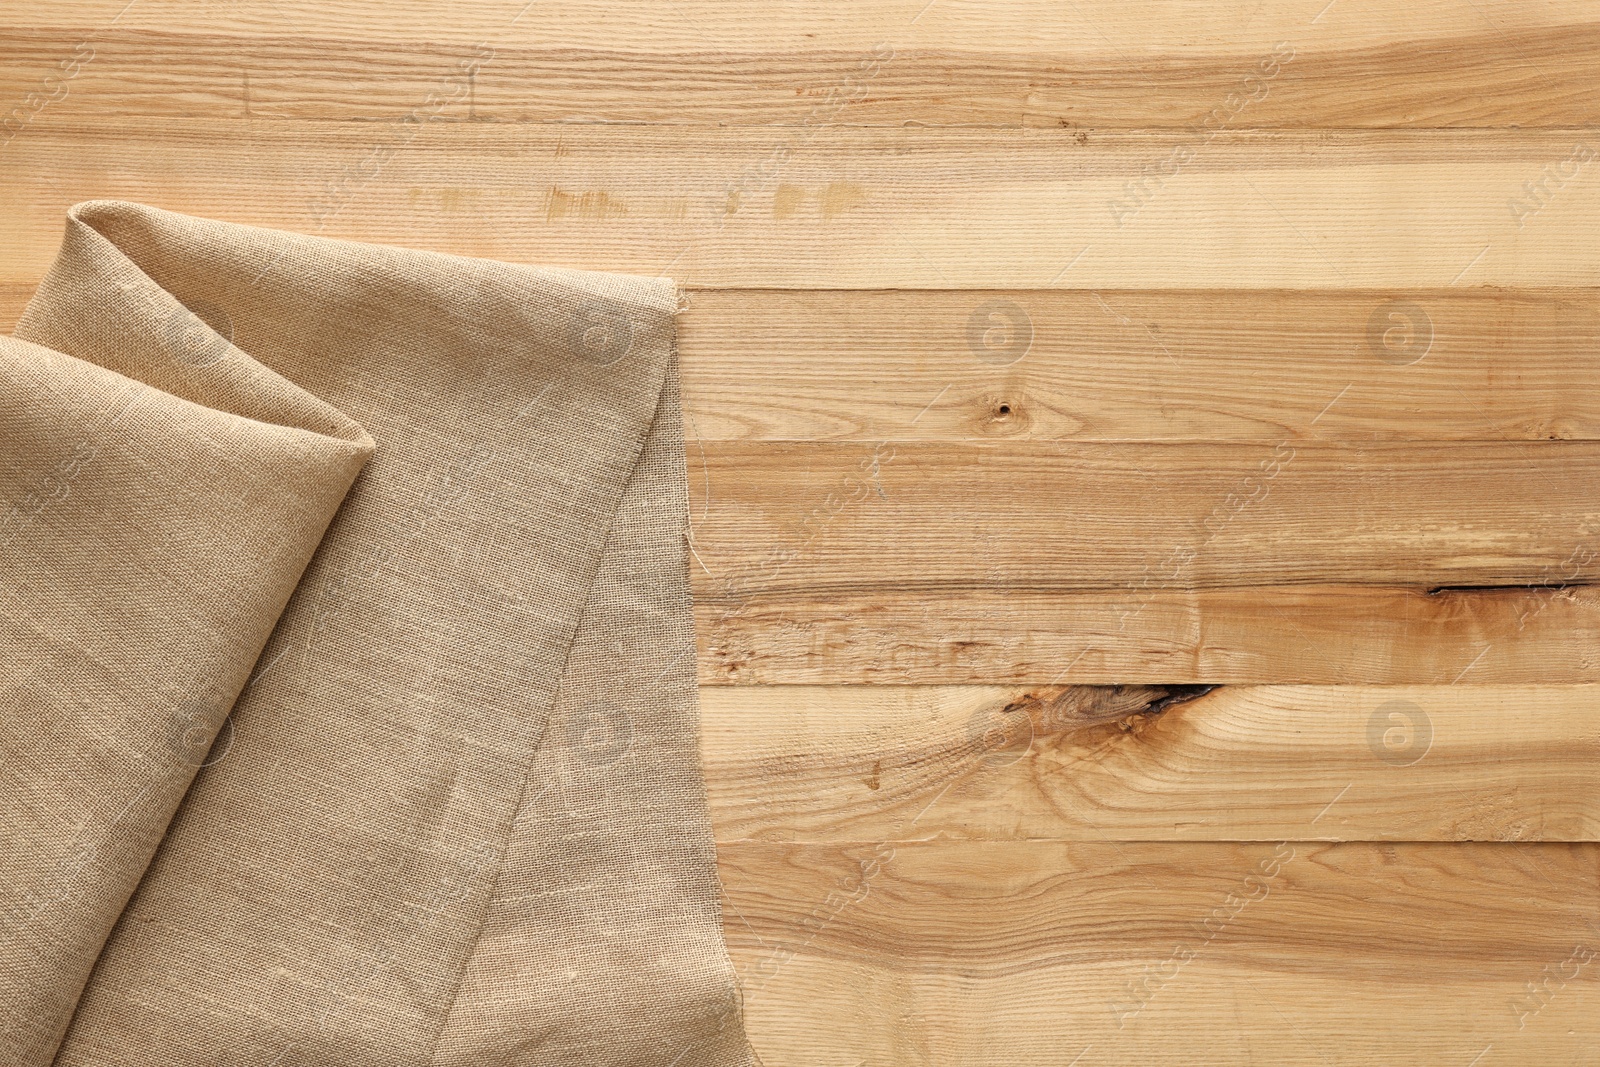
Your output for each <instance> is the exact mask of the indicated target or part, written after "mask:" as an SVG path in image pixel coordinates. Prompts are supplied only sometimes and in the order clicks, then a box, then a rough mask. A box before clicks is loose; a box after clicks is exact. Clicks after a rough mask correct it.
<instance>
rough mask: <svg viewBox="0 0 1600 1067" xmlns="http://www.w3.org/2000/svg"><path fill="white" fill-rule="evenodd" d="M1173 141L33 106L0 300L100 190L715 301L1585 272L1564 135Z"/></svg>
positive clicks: (1570, 136)
mask: <svg viewBox="0 0 1600 1067" xmlns="http://www.w3.org/2000/svg"><path fill="white" fill-rule="evenodd" d="M69 100H70V98H69ZM66 102H67V101H63V104H65V103H66ZM1187 144H1188V142H1186V141H1185V140H1184V135H1182V134H1180V133H1153V132H1146V133H1097V134H1096V135H1095V136H1092V137H1089V138H1087V139H1085V140H1083V141H1080V140H1079V138H1078V137H1077V136H1075V135H1074V134H1073V133H1072V132H1070V131H1064V130H1056V131H1049V130H1012V131H996V130H968V129H917V128H908V129H899V128H895V129H883V128H833V127H830V128H825V129H824V128H817V129H810V130H806V131H804V132H803V133H796V132H795V131H793V130H788V131H786V130H784V129H783V128H780V127H771V128H758V129H752V128H738V129H736V128H728V129H713V128H700V127H653V126H631V127H630V126H609V125H606V126H601V125H586V126H570V125H569V126H549V125H526V124H510V123H491V122H467V121H462V122H450V121H445V120H443V119H440V120H438V121H428V122H417V123H358V122H324V123H315V122H305V121H267V120H256V121H247V120H243V119H240V120H204V119H165V118H163V119H148V118H130V119H123V120H109V119H94V118H90V117H85V116H70V115H68V114H67V113H65V109H64V107H63V108H62V109H52V108H46V109H45V110H43V111H41V112H40V113H38V114H37V115H36V116H35V117H34V118H33V119H32V121H31V122H29V123H28V124H27V125H26V126H25V127H24V128H23V129H22V130H21V131H20V133H18V135H17V136H15V137H14V138H13V139H12V140H11V141H10V142H9V143H8V144H6V145H5V146H4V148H3V149H0V179H3V180H5V181H6V182H7V183H8V187H9V188H10V189H11V190H12V196H13V198H14V202H15V203H17V204H18V205H21V206H20V207H18V208H17V209H16V210H15V211H13V212H12V213H10V214H9V215H8V218H7V220H6V225H5V229H4V230H3V231H0V252H3V253H4V260H3V262H0V286H3V285H16V284H21V283H24V282H26V281H29V280H32V279H36V278H37V277H38V275H39V274H40V273H41V272H42V271H43V270H44V269H45V268H46V267H47V266H48V264H49V261H50V258H51V256H52V255H53V254H54V250H55V246H56V244H57V242H58V241H59V237H60V233H61V225H62V223H61V218H62V212H63V210H64V208H65V207H66V206H67V205H68V204H70V203H72V202H74V201H77V200H82V199H86V198H90V197H95V196H106V197H123V198H129V199H136V200H151V201H155V202H157V203H159V204H160V205H162V206H164V207H168V208H171V209H174V210H179V211H186V212H189V213H192V214H199V215H207V216H211V217H217V218H226V219H231V220H234V221H239V222H247V223H257V224H261V225H268V226H277V227H280V228H284V229H291V230H299V231H302V232H314V233H322V234H325V235H328V236H337V237H348V238H353V239H357V240H368V241H377V242H380V243H381V242H389V243H404V244H409V245H413V246H421V247H428V248H436V249H439V250H443V251H451V252H459V253H465V254H471V255H481V256H487V257H492V258H499V259H507V260H513V261H523V262H538V263H546V264H552V265H564V266H572V267H586V268H592V269H602V270H616V271H626V272H632V273H644V274H652V275H653V274H658V273H664V274H670V275H672V276H674V277H675V278H676V279H677V280H678V281H679V282H682V283H685V284H688V285H692V286H702V287H714V288H728V287H740V288H751V287H756V288H851V289H859V288H866V289H884V288H924V289H926V288H933V289H964V288H976V289H986V290H990V289H1033V288H1040V287H1054V286H1070V287H1073V288H1088V289H1094V288H1102V287H1105V288H1129V289H1152V288H1212V287H1215V286H1217V285H1218V284H1219V282H1226V283H1227V284H1228V285H1229V286H1230V287H1234V288H1267V289H1286V288H1287V289H1314V288H1331V289H1362V290H1372V289H1385V290H1387V289H1395V290H1404V291H1409V290H1412V289H1418V288H1423V289H1426V288H1437V287H1443V286H1450V285H1452V284H1464V285H1469V286H1482V285H1497V286H1519V287H1537V286H1568V285H1572V286H1591V285H1593V283H1594V279H1595V278H1596V277H1600V245H1597V244H1596V243H1595V242H1593V241H1591V240H1588V235H1589V234H1590V233H1593V232H1594V231H1595V229H1596V228H1600V184H1597V183H1596V182H1595V181H1593V179H1592V175H1593V174H1594V173H1595V170H1594V168H1593V167H1592V166H1591V165H1590V163H1591V162H1592V159H1591V158H1590V157H1591V155H1593V154H1594V152H1593V151H1592V146H1589V147H1586V146H1585V145H1584V143H1583V142H1582V138H1581V135H1575V134H1574V133H1572V132H1570V131H1536V130H1522V131H1494V130H1489V131H1433V132H1404V133H1396V132H1346V133H1329V132H1324V131H1313V132H1304V133H1299V132H1272V133H1226V134H1222V135H1219V136H1217V137H1215V138H1214V139H1212V140H1211V141H1209V142H1207V143H1206V144H1205V145H1204V146H1203V147H1202V148H1200V149H1198V150H1195V149H1193V146H1189V148H1190V149H1191V153H1190V156H1189V157H1188V162H1185V163H1173V165H1172V167H1167V168H1166V170H1170V171H1171V173H1166V170H1163V163H1162V161H1163V160H1177V159H1178V158H1179V157H1181V156H1183V155H1184V149H1185V146H1186V145H1187ZM1174 153H1177V155H1174ZM996 159H1004V160H1005V166H1004V167H998V166H996V165H995V160H996ZM1152 165H1154V166H1156V169H1157V172H1159V173H1158V174H1157V176H1156V177H1152V172H1151V171H1150V170H1149V169H1148V168H1149V167H1150V166H1152ZM1157 178H1159V180H1157ZM1535 186H1537V188H1534V187H1535ZM1530 189H1531V190H1532V191H1530ZM1519 205H1520V206H1519ZM1393 295H1394V297H1395V298H1396V299H1404V298H1405V292H1396V293H1394V294H1393Z"/></svg>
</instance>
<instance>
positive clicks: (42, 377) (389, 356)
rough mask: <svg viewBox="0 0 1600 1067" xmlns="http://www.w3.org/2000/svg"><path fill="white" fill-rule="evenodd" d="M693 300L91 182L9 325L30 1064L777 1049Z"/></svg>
mask: <svg viewBox="0 0 1600 1067" xmlns="http://www.w3.org/2000/svg"><path fill="white" fill-rule="evenodd" d="M676 309H677V293H676V290H675V289H674V287H673V286H672V285H671V283H669V282H665V281H659V280H650V279H641V278H630V277H624V276H620V275H608V274H596V273H591V272H579V271H564V270H550V269H537V268H531V267H525V266H516V265H511V264H505V263H497V262H492V261H487V260H475V259H465V258H459V257H453V256H445V255H439V254H434V253H428V252H419V251H411V250H404V249H394V248H386V247H380V246H374V245H363V244H355V243H350V242H342V241H332V240H326V239H321V238H313V237H305V236H298V235H294V234H288V233H281V232H277V231H272V230H263V229H256V228H251V227H245V226H237V225H231V224H227V223H220V222H213V221H207V220H202V219H195V218H190V217H186V216H182V215H177V214H173V213H170V212H165V211H159V210H155V209H152V208H148V207H142V206H138V205H134V204H127V203H119V202H109V201H96V202H90V203H87V204H81V205H79V206H77V207H76V208H74V209H72V211H71V212H70V213H69V215H68V219H67V230H66V236H65V240H64V243H63V245H62V249H61V252H60V255H59V257H58V258H57V260H56V262H55V264H54V266H53V267H52V268H51V270H50V271H49V273H48V275H47V276H46V277H45V279H44V281H43V282H42V284H41V286H40V288H39V291H38V293H37V294H36V295H35V297H34V298H33V300H32V302H31V303H30V304H29V306H28V308H27V311H26V313H25V314H24V316H23V318H22V320H21V322H20V323H19V324H18V326H17V328H16V331H15V335H14V336H13V337H12V338H10V339H5V338H0V665H3V666H0V763H3V767H4V770H3V787H4V788H3V796H0V800H3V807H0V1063H7V1064H21V1065H29V1067H33V1065H40V1064H49V1063H59V1064H62V1065H67V1067H106V1065H113V1064H115V1065H124V1067H127V1065H134V1067H143V1065H161V1067H176V1065H189V1064H196V1065H198V1064H207V1065H230V1067H232V1065H248V1064H263V1065H265V1064H270V1065H275V1067H291V1065H300V1064H303V1065H330V1067H331V1065H336V1064H337V1065H346V1067H348V1065H368V1064H385V1065H388V1064H393V1065H396V1067H400V1065H408V1067H409V1065H419V1064H430V1065H431V1064H452V1065H454V1064H460V1065H467V1064H472V1065H495V1064H567V1063H571V1064H594V1065H621V1064H629V1065H647V1064H648V1065H660V1067H692V1065H713V1067H732V1065H744V1064H748V1063H750V1061H751V1057H750V1054H749V1051H748V1045H747V1043H746V1041H745V1039H744V1030H743V1024H742V1020H741V1017H740V1013H739V1002H738V998H737V992H736V984H735V981H734V975H733V971H732V968H731V966H730V964H729V961H728V957H727V953H726V950H725V948H724V945H723V941H722V933H721V917H720V910H719V903H718V885H717V880H716V869H715V853H714V849H713V845H712V841H711V834H710V828H709V823H708V820H707V815H706V805H705V790H704V785H703V783H702V781H701V778H700V769H699V763H698V753H697V741H698V737H697V731H698V716H697V707H696V691H695V654H694V631H693V623H692V618H691V615H690V601H689V591H688V581H687V571H686V567H685V551H686V550H685V522H686V511H687V509H686V493H687V490H686V485H685V477H684V450H683V431H682V424H681V414H680V410H679V403H678V393H677V370H676V363H675V354H674V322H673V315H674V313H675V311H676Z"/></svg>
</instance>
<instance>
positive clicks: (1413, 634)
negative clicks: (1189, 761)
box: [690, 557, 1600, 686]
mask: <svg viewBox="0 0 1600 1067" xmlns="http://www.w3.org/2000/svg"><path fill="white" fill-rule="evenodd" d="M777 558H779V557H773V559H774V560H776V559H777ZM690 573H691V575H693V576H694V577H695V596H696V608H695V618H696V626H697V630H698V633H699V641H700V653H701V655H700V684H701V685H750V684H802V685H830V684H832V685H840V684H888V685H912V684H916V685H999V684H1004V685H1020V686H1032V685H1053V684H1055V683H1057V682H1062V683H1067V682H1071V683H1084V684H1088V683H1093V684H1102V685H1121V684H1129V683H1149V684H1153V685H1166V684H1206V685H1250V684H1280V683H1293V682H1303V683H1314V684H1323V685H1333V684H1338V683H1344V682H1348V683H1357V684H1366V685H1450V684H1452V683H1454V682H1458V681H1459V682H1467V683H1477V684H1491V683H1494V684H1523V685H1538V684H1574V683H1588V682H1600V657H1597V656H1596V655H1595V649H1596V647H1600V594H1597V593H1596V591H1595V590H1594V588H1593V587H1587V586H1568V587H1561V586H1552V587H1547V588H1535V589H1490V590H1470V589H1468V590H1459V591H1457V590H1447V591H1441V592H1439V593H1437V594H1430V593H1429V592H1428V591H1426V590H1423V589H1419V588H1416V587H1411V588H1383V587H1380V586H1348V585H1346V586H1287V587H1285V586H1278V587H1259V586H1258V587H1254V588H1240V589H1202V590H1183V589H1164V588H1160V587H1152V588H1150V589H1147V590H1144V591H1131V592H1103V593H1071V594H1063V593H1054V592H1042V591H1038V590H1032V589H1007V588H999V587H997V588H989V589H973V590H959V591H958V590H923V591H911V590H906V591H901V590H898V589H896V588H895V587H893V586H891V585H889V584H887V583H882V584H879V583H875V582H874V583H871V584H870V585H869V586H865V587H862V588H860V589H846V588H839V587H836V586H829V587H827V588H823V589H818V590H815V591H813V592H811V593H808V594H804V595H789V596H782V597H767V598H762V599H759V600H758V599H754V598H749V597H745V596H743V595H742V594H739V593H738V592H737V591H736V590H737V587H732V595H727V594H728V592H729V591H730V587H729V586H728V585H727V584H726V582H724V583H723V584H721V585H720V586H719V585H718V583H717V582H716V581H715V580H713V579H710V578H708V577H707V576H706V575H705V573H704V572H703V571H701V570H700V568H699V567H698V566H696V565H694V564H691V572H690ZM719 590H721V592H719ZM718 596H721V597H722V599H721V600H720V602H715V603H713V602H711V600H712V598H714V597H718Z"/></svg>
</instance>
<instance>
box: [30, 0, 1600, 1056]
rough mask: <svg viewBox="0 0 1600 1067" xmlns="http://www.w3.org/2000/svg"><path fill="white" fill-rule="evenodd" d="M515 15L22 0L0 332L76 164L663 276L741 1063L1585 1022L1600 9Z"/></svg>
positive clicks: (1591, 852) (1303, 1043)
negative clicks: (673, 297)
mask: <svg viewBox="0 0 1600 1067" xmlns="http://www.w3.org/2000/svg"><path fill="white" fill-rule="evenodd" d="M525 2H526V0H457V2H454V3H451V4H448V5H447V4H442V3H437V2H423V0H398V2H393V3H389V4H383V5H379V4H375V3H365V2H357V0H324V2H321V3H308V2H305V0H238V2H233V3H228V4H221V3H218V4H195V3H178V2H176V0H134V2H133V3H132V4H127V0H104V2H101V0H73V2H63V3H57V4H51V5H33V6H31V7H30V8H29V9H27V10H22V9H20V8H18V7H17V6H16V5H13V6H12V10H11V11H10V13H9V16H8V18H7V20H6V22H7V26H6V28H5V29H4V31H3V33H0V54H3V60H4V61H3V63H0V81H3V85H0V100H8V101H13V102H15V103H14V107H15V110H13V111H12V112H11V117H10V119H9V120H6V121H5V123H4V125H3V129H0V139H3V143H0V180H3V181H4V183H5V190H6V200H5V202H6V207H5V212H4V220H3V223H0V242H3V245H0V253H3V254H0V317H3V318H4V321H5V322H6V323H7V324H9V323H13V322H15V320H16V317H17V315H18V314H19V313H20V310H21V308H22V306H23V304H24V303H25V301H26V299H27V297H28V295H29V293H30V292H31V291H32V288H33V286H34V285H35V284H36V283H37V281H38V279H39V277H40V275H41V274H42V272H43V271H44V270H45V268H46V267H47V266H48V264H49V262H50V260H51V258H52V256H53V254H54V252H55V248H56V245H57V242H58V240H59V237H60V233H61V228H62V219H63V211H64V209H65V208H66V207H67V205H69V204H71V203H74V202H76V201H79V200H84V199H89V198H93V197H118V198H126V199H133V200H140V201H145V202H148V203H152V204H155V205H158V206H162V207H167V208H171V209H174V210H178V211H184V212H189V213H192V214H198V215H206V216H213V217H217V218H223V219H229V220H232V221H238V222H248V223H255V224H260V225H265V226H275V227H281V228H284V229H291V230H299V231H303V232H313V233H322V234H326V235H331V236H338V237H348V238H354V239H359V240H366V241H378V242H388V243H396V244H405V245H410V246H418V247H427V248H435V249H440V250H445V251H451V252H459V253H464V254H468V255H475V256H488V257H495V258H500V259H507V260H516V261H523V262H531V263H541V264H557V265H567V266H573V267H583V268H594V269H603V270H614V271H624V272H635V273H646V274H667V275H670V276H672V277H674V278H676V279H677V280H678V281H679V282H680V283H681V284H683V285H684V286H685V287H686V288H687V290H688V293H689V297H690V301H689V307H688V309H687V311H686V313H685V314H684V315H683V316H682V318H681V320H680V321H681V325H682V337H681V355H682V362H683V371H684V379H685V393H686V397H685V403H686V409H687V414H688V416H689V422H690V427H691V440H690V443H689V448H688V455H687V462H688V469H689V475H690V485H691V486H692V492H693V527H694V543H693V548H694V555H693V563H692V566H693V572H694V582H695V586H696V591H697V596H698V619H699V626H700V640H701V646H702V652H703V655H702V658H701V679H702V682H703V683H704V687H705V688H704V690H703V702H704V719H705V742H704V743H705V758H706V764H707V775H708V778H709V787H710V794H711V802H712V807H713V815H714V818H715V822H716V826H717V833H718V839H719V842H720V850H721V864H722V875H723V880H724V883H725V887H726V902H727V909H726V914H727V933H728V939H729V944H730V947H731V949H732V952H733V954H734V957H735V960H736V963H737V965H738V967H739V969H740V972H741V975H742V977H743V981H744V986H745V1003H746V1009H747V1014H748V1020H747V1021H748V1028H749V1032H750V1034H751V1037H752V1039H753V1041H754V1044H755V1046H756V1047H757V1049H758V1050H759V1051H760V1053H761V1056H762V1059H763V1061H764V1062H765V1063H766V1064H767V1065H769V1067H779V1065H796V1067H798V1065H816V1067H852V1065H863V1064H871V1065H874V1067H886V1065H891V1064H894V1065H912V1064H949V1065H954V1064H960V1065H968V1064H993V1065H1005V1067H1012V1065H1030V1064H1039V1065H1046V1064H1048V1065H1061V1067H1065V1065H1068V1064H1079V1065H1081V1067H1093V1065H1103V1064H1130V1065H1131V1064H1141V1065H1142V1064H1151V1063H1183V1064H1218V1065H1222V1064H1262V1065H1273V1067H1279V1065H1302V1064H1303V1065H1308V1067H1315V1065H1332V1064H1338V1065H1350V1064H1371V1065H1385V1067H1387V1065H1392V1064H1428V1065H1433V1064H1439V1065H1459V1067H1474V1065H1476V1067H1496V1065H1504V1064H1539V1065H1564V1064H1593V1063H1596V1062H1600V1061H1597V1059H1596V1056H1597V1051H1596V1050H1597V1048H1600V1011H1597V1008H1600V993H1597V990H1596V983H1597V976H1600V963H1597V962H1596V961H1595V957H1596V955H1597V954H1600V850H1597V847H1596V844H1595V842H1596V840H1597V834H1600V790H1597V786H1600V688H1597V687H1596V683H1597V681H1600V596H1597V595H1596V593H1595V590H1594V589H1593V588H1592V587H1591V586H1590V584H1589V583H1590V582H1592V581H1593V580H1594V579H1595V578H1596V576H1597V575H1600V364H1597V361H1596V359H1595V348H1596V344H1597V340H1600V294H1597V291H1596V290H1595V289H1594V288H1593V287H1592V286H1593V285H1594V283H1595V280H1596V278H1597V267H1600V242H1597V241H1596V237H1597V236H1600V185H1597V180H1596V176H1597V175H1600V162H1596V158H1597V152H1600V129H1597V123H1600V94H1597V93H1596V92H1595V86H1596V84H1597V79H1600V10H1597V8H1596V6H1595V5H1594V4H1592V3H1585V2H1583V0H1545V2H1512V0H1406V2H1399V0H1331V2H1330V0H1262V2H1259V3H1242V2H1239V0H1187V2H1184V3H1175V2H1170V0H1057V2H1048V3H1047V2H1043V0H1008V2H1005V3H992V2H976V0H932V2H929V0H903V2H901V0H893V2H888V3H877V4H863V3H860V2H843V0H811V2H808V3H803V4H801V3H792V4H790V3H784V4H776V5H774V4H771V3H758V2H755V0H721V2H718V3H711V2H707V0H646V2H642V3H636V4H632V5H628V6H627V7H625V8H624V7H622V6H619V5H614V4H607V3H602V2H600V0H534V2H533V3H532V4H527V6H524V4H525ZM124 5H126V6H124Z"/></svg>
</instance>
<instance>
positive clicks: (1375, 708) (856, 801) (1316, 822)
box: [701, 685, 1600, 845]
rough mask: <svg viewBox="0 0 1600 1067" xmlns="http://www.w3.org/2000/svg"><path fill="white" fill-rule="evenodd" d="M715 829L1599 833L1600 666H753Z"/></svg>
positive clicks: (1019, 837) (856, 834)
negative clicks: (1031, 676) (1203, 670)
mask: <svg viewBox="0 0 1600 1067" xmlns="http://www.w3.org/2000/svg"><path fill="white" fill-rule="evenodd" d="M701 718H702V729H701V737H702V741H701V750H702V754H703V758H704V760H705V764H706V779H707V786H708V789H709V794H710V797H711V811H712V820H713V822H714V824H715V828H716V834H717V839H718V840H719V841H722V842H725V843H731V842H740V841H767V842H790V843H794V844H813V843H831V844H841V845H842V844H850V843H857V844H859V843H868V844H872V843H877V842H905V841H922V840H936V841H942V842H955V841H1035V840H1063V841H1106V840H1115V841H1146V840H1148V841H1279V840H1293V841H1301V840H1340V841H1351V840H1374V841H1376V840H1400V841H1596V840H1600V686H1528V687H1506V686H1478V685H1456V686H1429V687H1400V686H1393V687H1361V686H1262V687H1252V686H1243V687H1226V688H1218V689H1213V690H1210V691H1209V692H1205V691H1200V692H1198V693H1197V692H1194V691H1187V690H1185V689H1183V688H1182V687H1173V686H1108V687H1093V686H1068V687H1047V688H1042V689H1036V690H1024V689H1019V688H1006V687H999V686H972V687H959V686H931V687H921V686H739V687H724V688H707V689H705V690H703V691H702V693H701Z"/></svg>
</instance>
